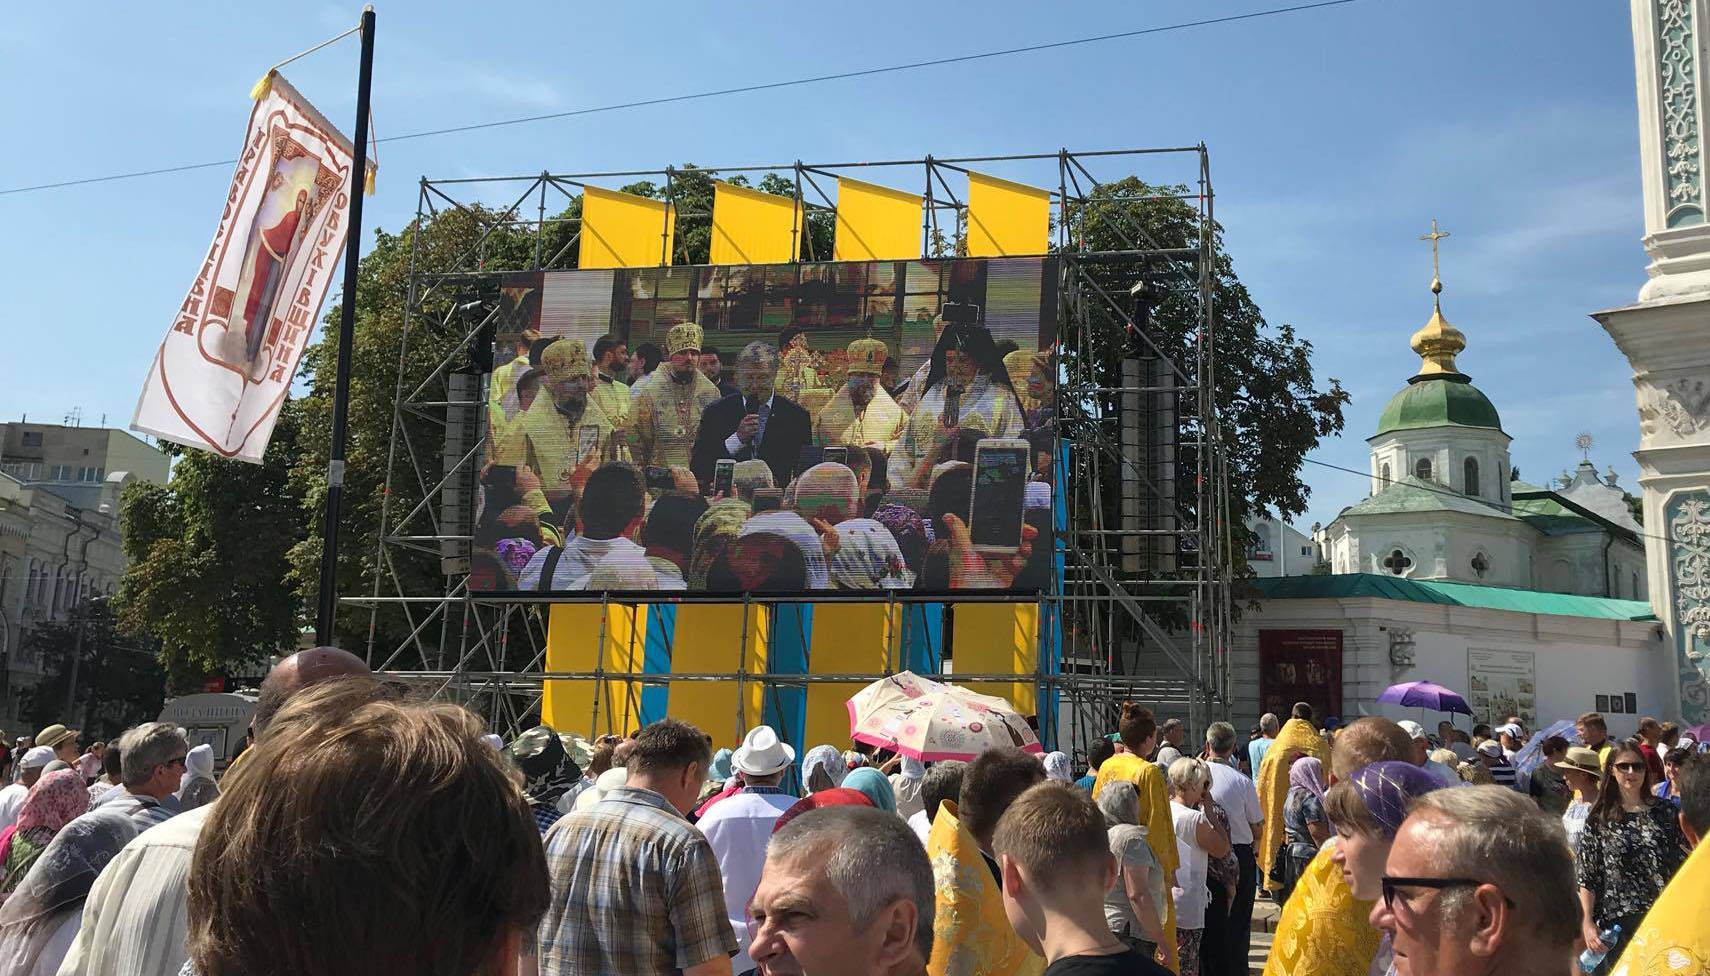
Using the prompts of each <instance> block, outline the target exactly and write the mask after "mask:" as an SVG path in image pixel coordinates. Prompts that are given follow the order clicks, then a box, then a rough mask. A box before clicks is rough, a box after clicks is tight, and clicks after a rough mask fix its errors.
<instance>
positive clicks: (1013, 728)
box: [854, 686, 1045, 762]
mask: <svg viewBox="0 0 1710 976" xmlns="http://www.w3.org/2000/svg"><path fill="white" fill-rule="evenodd" d="M889 711H890V714H889V715H888V716H887V717H886V718H885V720H884V721H883V722H882V723H880V724H879V725H878V727H877V728H875V729H860V730H858V731H856V732H855V733H854V737H855V738H856V739H857V740H858V741H861V742H866V743H868V744H870V745H875V746H879V747H881V748H884V749H891V750H894V751H896V752H898V753H900V754H901V755H904V756H907V757H909V758H911V759H919V760H920V761H922V762H939V761H942V760H945V759H973V758H974V757H976V756H978V755H979V754H980V753H982V752H985V751H986V750H987V749H993V748H999V747H1010V748H1016V749H1021V750H1022V751H1024V752H1034V753H1039V752H1044V751H1045V750H1044V749H1043V748H1042V747H1041V746H1040V745H1039V738H1038V736H1036V735H1034V734H1033V730H1032V729H1031V728H1028V726H1027V722H1026V720H1024V719H1023V718H1022V717H1021V716H1020V715H1017V714H1016V713H1015V710H1014V709H1012V708H1010V706H1009V703H1008V702H1006V701H1004V700H1003V699H1001V698H994V697H992V696H991V695H979V694H975V693H973V692H970V691H967V690H965V689H962V688H957V687H955V686H947V687H946V688H945V689H944V690H943V691H937V692H930V693H928V694H925V695H921V696H920V697H918V698H915V699H913V700H911V701H909V702H908V703H907V704H905V705H900V706H895V707H893V708H891V709H890V710H889Z"/></svg>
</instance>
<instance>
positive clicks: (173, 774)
mask: <svg viewBox="0 0 1710 976" xmlns="http://www.w3.org/2000/svg"><path fill="white" fill-rule="evenodd" d="M117 746H118V749H119V785H120V787H121V788H120V789H116V790H113V791H111V793H110V794H109V795H108V796H103V797H102V802H101V803H100V804H99V806H100V808H101V809H103V810H108V809H116V810H122V811H123V812H124V813H125V814H126V815H127V816H129V817H130V818H131V819H132V820H134V821H136V823H137V829H138V830H147V829H148V828H150V827H153V826H154V825H155V824H160V823H165V822H166V821H167V820H169V819H171V818H172V816H173V814H176V813H177V812H178V802H177V800H176V799H174V798H173V795H172V794H173V793H174V792H176V791H177V789H178V785H179V782H180V780H182V779H183V776H184V757H185V756H186V755H188V754H189V752H190V743H189V742H187V741H185V739H184V735H183V733H181V732H179V731H178V729H177V728H176V727H175V726H172V725H169V724H167V723H165V722H146V723H144V724H142V725H139V726H137V727H136V728H134V729H131V730H130V731H129V732H126V733H125V734H124V735H122V736H120V737H119V741H118V743H117ZM132 750H135V751H134V752H133V751H132Z"/></svg>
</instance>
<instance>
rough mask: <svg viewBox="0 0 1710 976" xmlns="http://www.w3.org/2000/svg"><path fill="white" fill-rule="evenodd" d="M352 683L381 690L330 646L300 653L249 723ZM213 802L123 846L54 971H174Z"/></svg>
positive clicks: (98, 975)
mask: <svg viewBox="0 0 1710 976" xmlns="http://www.w3.org/2000/svg"><path fill="white" fill-rule="evenodd" d="M334 679H345V680H348V681H351V682H353V691H352V696H351V700H352V701H360V700H362V699H364V698H366V699H369V700H373V699H376V698H380V697H382V696H383V695H384V694H385V688H384V686H383V685H381V684H380V682H378V681H376V680H374V678H373V677H372V675H371V673H370V672H369V670H368V665H367V664H365V663H363V660H362V659H361V658H359V657H357V656H356V655H354V654H351V653H350V652H348V651H342V650H339V649H338V648H336V647H316V648H313V649H311V650H307V651H298V652H297V653H296V654H293V655H291V656H290V657H288V658H286V659H285V660H283V661H280V662H279V663H278V664H276V665H274V666H273V670H272V671H269V672H268V674H267V679H266V680H265V681H263V682H262V683H261V697H260V700H259V701H257V702H256V706H255V718H254V720H253V721H252V723H251V725H252V728H253V729H254V732H255V737H256V739H257V740H260V739H261V738H263V737H264V736H265V735H266V734H267V725H268V723H269V722H271V721H272V720H273V716H274V715H276V714H278V712H279V709H280V708H282V707H284V705H285V703H286V702H287V701H290V700H291V698H292V696H294V695H296V694H297V693H298V692H300V691H302V690H303V689H304V688H307V687H309V686H311V685H316V684H320V683H321V682H324V681H331V680H334ZM218 803H219V801H218V800H215V801H214V802H213V803H209V804H207V805H205V806H201V807H197V808H196V809H194V810H191V811H189V812H188V813H181V814H179V815H178V816H176V817H173V818H172V819H171V820H168V821H167V822H166V823H164V824H161V825H160V826H159V827H157V828H154V829H152V830H148V831H146V832H144V833H143V834H142V835H141V836H139V837H137V839H136V840H133V841H131V843H129V844H127V845H126V846H125V849H124V850H122V851H120V852H119V854H118V856H117V857H115V858H113V860H112V861H111V862H110V863H109V864H108V865H107V867H106V869H105V870H103V871H102V872H101V875H100V877H98V878H96V879H95V885H94V887H93V888H92V889H90V892H89V899H88V900H87V901H86V902H85V903H84V906H83V925H82V928H80V929H79V930H78V933H77V941H76V942H74V943H72V946H71V951H70V952H69V953H68V954H67V955H66V957H65V962H64V963H63V964H61V966H60V970H59V972H60V973H61V974H62V976H121V974H122V976H177V974H178V972H179V970H181V969H182V968H183V967H184V962H185V960H186V959H187V958H188V951H187V950H186V948H185V944H184V925H185V919H184V911H185V899H186V890H185V880H186V878H187V877H188V876H189V873H190V859H191V856H192V855H193V854H194V853H195V850H196V840H197V838H198V837H200V836H201V833H202V824H204V823H205V822H207V819H208V815H209V814H210V813H212V812H213V809H214V807H215V806H216V805H218Z"/></svg>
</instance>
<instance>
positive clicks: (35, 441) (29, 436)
mask: <svg viewBox="0 0 1710 976" xmlns="http://www.w3.org/2000/svg"><path fill="white" fill-rule="evenodd" d="M24 446H25V447H41V446H42V432H41V431H39V430H26V431H24Z"/></svg>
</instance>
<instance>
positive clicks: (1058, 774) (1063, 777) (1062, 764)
mask: <svg viewBox="0 0 1710 976" xmlns="http://www.w3.org/2000/svg"><path fill="white" fill-rule="evenodd" d="M1045 777H1046V778H1047V779H1054V780H1056V781H1057V782H1059V783H1073V782H1074V781H1075V778H1074V776H1073V771H1072V770H1071V769H1070V768H1069V757H1068V756H1066V755H1064V754H1063V753H1060V752H1053V753H1048V754H1047V755H1046V756H1045Z"/></svg>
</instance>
